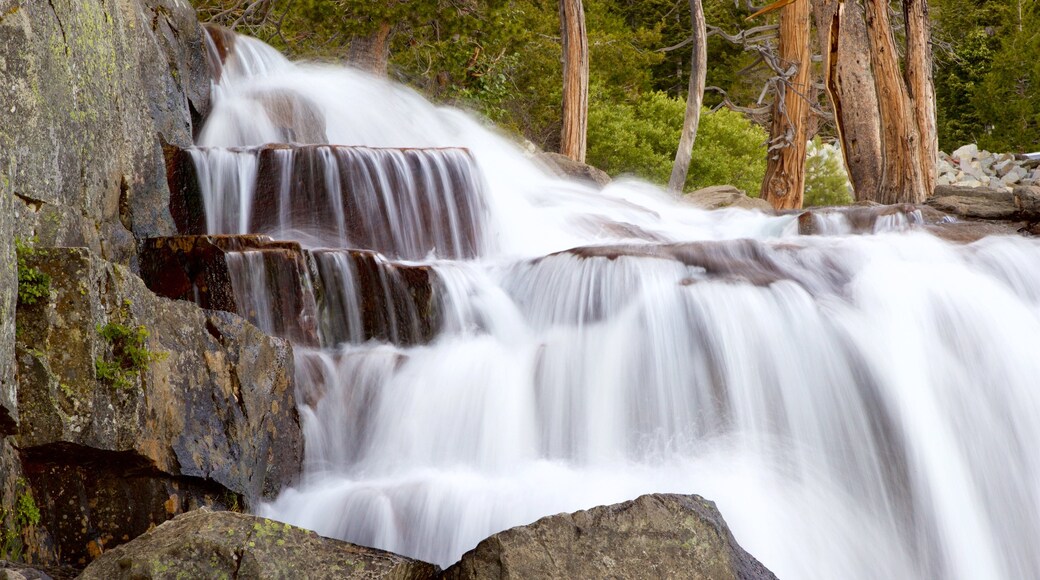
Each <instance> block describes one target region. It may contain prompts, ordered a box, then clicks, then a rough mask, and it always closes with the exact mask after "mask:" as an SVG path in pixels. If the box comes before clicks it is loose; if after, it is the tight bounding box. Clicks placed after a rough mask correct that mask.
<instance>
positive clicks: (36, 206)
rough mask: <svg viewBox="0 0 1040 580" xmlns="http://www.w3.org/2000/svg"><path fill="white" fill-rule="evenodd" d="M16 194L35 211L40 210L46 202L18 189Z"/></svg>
mask: <svg viewBox="0 0 1040 580" xmlns="http://www.w3.org/2000/svg"><path fill="white" fill-rule="evenodd" d="M14 196H15V197H17V198H18V199H19V200H21V201H22V203H24V204H25V206H26V207H28V208H29V209H30V210H32V211H34V212H38V211H40V208H42V207H43V206H44V205H45V204H46V202H45V201H43V200H40V199H34V198H32V197H30V196H28V195H25V194H23V193H21V192H18V191H16V192H14Z"/></svg>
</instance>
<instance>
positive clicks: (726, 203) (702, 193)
mask: <svg viewBox="0 0 1040 580" xmlns="http://www.w3.org/2000/svg"><path fill="white" fill-rule="evenodd" d="M684 199H686V200H687V201H689V202H692V203H693V204H695V205H697V206H699V207H702V208H704V209H721V208H724V207H739V208H741V209H757V210H762V211H765V212H770V213H772V212H773V206H771V205H769V202H768V201H766V200H764V199H760V198H757V197H748V196H747V194H745V193H744V192H743V191H742V190H740V189H737V188H736V187H733V186H732V185H713V186H711V187H705V188H703V189H698V190H696V191H693V192H690V193H688V194H686V195H685V196H684Z"/></svg>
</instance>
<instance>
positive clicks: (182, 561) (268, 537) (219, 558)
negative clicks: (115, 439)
mask: <svg viewBox="0 0 1040 580" xmlns="http://www.w3.org/2000/svg"><path fill="white" fill-rule="evenodd" d="M438 571H439V570H438V568H437V567H436V566H434V565H433V564H428V563H426V562H420V561H418V560H412V559H409V558H405V557H403V556H398V555H396V554H391V553H389V552H384V551H381V550H376V549H373V548H365V547H361V546H356V545H353V544H348V543H346V542H340V541H337V540H331V539H328V538H323V537H321V536H318V535H317V534H315V533H314V532H308V531H306V530H302V529H299V528H294V527H292V526H289V525H286V524H282V523H279V522H275V521H272V520H268V519H264V518H257V517H254V516H249V515H245V514H239V513H230V512H210V511H208V510H199V511H194V512H190V513H187V514H183V515H181V516H178V517H177V518H175V519H173V520H172V521H169V522H166V523H165V524H163V525H161V526H159V527H157V528H155V529H154V530H152V531H150V532H148V533H146V534H144V535H142V536H141V537H139V538H137V539H136V540H134V541H132V542H130V543H127V544H123V545H122V546H119V547H118V548H115V549H114V550H111V551H109V552H107V553H106V554H104V555H103V556H101V557H100V558H98V559H97V560H96V561H95V562H94V563H92V564H91V565H90V566H89V567H87V569H86V570H84V572H83V575H82V576H80V578H82V579H83V580H94V579H96V580H117V579H121V578H126V579H130V578H157V579H158V578H181V577H188V578H229V579H233V578H255V579H264V578H272V579H273V578H315V579H317V578H330V579H331V578H337V579H338V578H345V579H346V578H366V579H376V578H387V579H393V580H424V579H427V578H430V579H432V578H435V577H437V572H438Z"/></svg>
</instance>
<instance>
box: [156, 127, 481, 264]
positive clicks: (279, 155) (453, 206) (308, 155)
mask: <svg viewBox="0 0 1040 580" xmlns="http://www.w3.org/2000/svg"><path fill="white" fill-rule="evenodd" d="M165 153H166V164H167V177H168V179H169V183H170V191H171V198H170V211H171V213H172V214H173V217H174V221H175V222H176V224H177V227H178V230H179V231H180V233H182V234H192V235H198V234H252V233H263V234H271V235H272V236H274V237H276V238H278V237H291V238H292V239H299V240H307V241H308V242H313V243H308V245H313V246H327V247H342V248H354V249H365V250H373V251H376V252H379V253H381V254H384V255H386V256H388V257H391V258H402V259H411V260H418V259H423V258H426V257H428V256H430V255H431V254H432V255H436V256H439V257H442V258H468V257H473V256H477V255H479V254H480V253H481V249H482V247H483V244H484V237H485V236H484V221H485V219H484V214H485V213H486V209H485V202H484V183H483V178H482V176H481V174H480V171H479V170H478V169H477V167H476V165H475V162H474V160H473V158H472V156H471V155H470V153H469V152H468V151H467V150H465V149H461V148H444V149H381V148H371V147H348V146H341V145H283V144H269V145H264V146H262V147H235V148H217V147H210V148H201V147H192V148H189V149H180V148H176V147H167V148H166V151H165Z"/></svg>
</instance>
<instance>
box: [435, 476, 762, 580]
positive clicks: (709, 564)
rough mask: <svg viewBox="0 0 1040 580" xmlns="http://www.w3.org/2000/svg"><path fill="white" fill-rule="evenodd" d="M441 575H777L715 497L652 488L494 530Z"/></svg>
mask: <svg viewBox="0 0 1040 580" xmlns="http://www.w3.org/2000/svg"><path fill="white" fill-rule="evenodd" d="M443 578H445V579H450V580H470V579H472V580H476V579H481V580H491V579H495V578H502V579H505V578H516V579H521V578H540V579H560V580H563V579H571V578H626V579H630V580H636V579H641V578H647V579H650V578H654V579H656V578H690V579H704V580H725V579H730V578H732V579H741V580H751V579H759V578H761V579H772V578H775V576H774V575H773V574H772V573H771V572H770V571H769V570H767V569H766V568H765V566H763V565H762V564H761V563H760V562H759V561H758V560H756V559H755V558H754V557H753V556H752V555H750V554H748V553H747V552H745V551H744V549H743V548H741V547H740V545H738V544H737V542H736V540H735V539H734V538H733V534H731V533H730V531H729V528H728V527H727V526H726V522H725V521H724V520H723V518H722V515H721V514H720V513H719V511H718V510H717V509H716V508H715V504H714V503H712V502H710V501H708V500H706V499H704V498H702V497H700V496H696V495H671V494H654V495H644V496H642V497H639V498H637V499H635V500H633V501H627V502H624V503H620V504H616V505H610V506H601V507H596V508H592V509H590V510H585V511H579V512H575V513H573V514H560V515H555V516H549V517H546V518H542V519H540V520H538V521H536V522H534V523H533V524H531V525H528V526H521V527H517V528H513V529H510V530H506V531H504V532H501V533H498V534H495V535H494V536H491V537H490V538H488V539H486V540H484V541H483V542H481V543H480V544H478V545H477V547H476V548H475V549H473V550H471V551H469V552H467V553H466V554H465V555H464V556H463V557H462V560H461V561H460V562H459V563H457V564H455V565H454V566H452V567H451V568H448V570H446V571H445V573H444V576H443Z"/></svg>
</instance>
